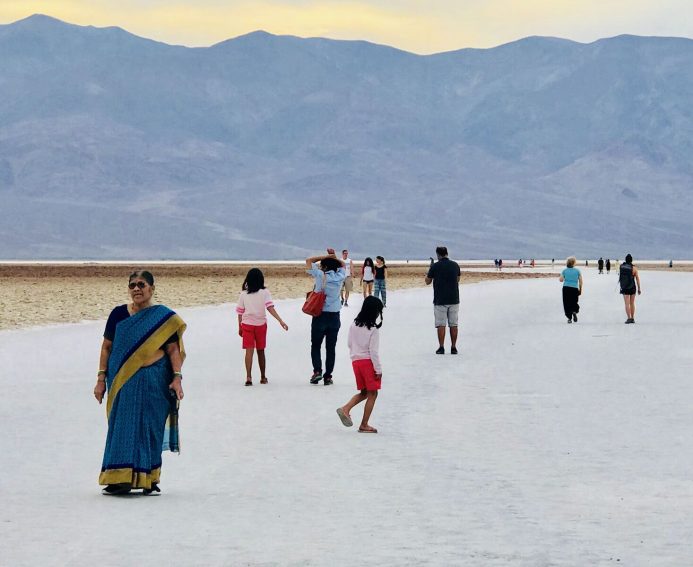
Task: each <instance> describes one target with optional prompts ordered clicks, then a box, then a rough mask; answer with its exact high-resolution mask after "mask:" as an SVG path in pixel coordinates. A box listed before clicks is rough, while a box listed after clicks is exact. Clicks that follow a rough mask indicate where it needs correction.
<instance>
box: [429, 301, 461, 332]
mask: <svg viewBox="0 0 693 567" xmlns="http://www.w3.org/2000/svg"><path fill="white" fill-rule="evenodd" d="M459 312H460V304H459V303H455V304H454V305H434V306H433V314H434V315H435V318H436V327H445V325H447V326H448V327H457V316H458V314H459Z"/></svg>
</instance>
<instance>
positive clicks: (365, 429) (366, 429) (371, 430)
mask: <svg viewBox="0 0 693 567" xmlns="http://www.w3.org/2000/svg"><path fill="white" fill-rule="evenodd" d="M359 433H378V430H377V429H376V428H375V427H371V426H370V425H369V426H367V427H363V426H362V427H359Z"/></svg>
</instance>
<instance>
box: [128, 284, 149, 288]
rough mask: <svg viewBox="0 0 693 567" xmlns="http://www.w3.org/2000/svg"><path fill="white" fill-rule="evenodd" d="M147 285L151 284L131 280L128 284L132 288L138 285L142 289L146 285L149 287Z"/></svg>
mask: <svg viewBox="0 0 693 567" xmlns="http://www.w3.org/2000/svg"><path fill="white" fill-rule="evenodd" d="M147 285H149V284H147V282H130V283H129V284H128V287H129V288H130V289H135V288H136V287H138V288H140V289H144V288H145V287H147Z"/></svg>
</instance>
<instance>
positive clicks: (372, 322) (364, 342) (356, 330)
mask: <svg viewBox="0 0 693 567" xmlns="http://www.w3.org/2000/svg"><path fill="white" fill-rule="evenodd" d="M378 318H380V323H378V322H377V320H378ZM382 324H383V303H382V301H380V300H379V299H378V298H377V297H373V296H372V295H370V296H368V297H366V299H364V301H363V305H362V306H361V311H360V312H359V314H358V315H357V316H356V319H354V322H353V323H352V325H351V328H350V329H349V354H350V356H351V365H352V367H353V369H354V376H355V377H356V387H357V388H358V389H359V393H358V394H356V395H355V396H353V397H352V398H351V399H350V400H349V401H348V402H347V403H346V404H345V405H343V406H342V407H341V408H337V415H338V416H339V419H340V420H341V421H342V423H343V424H344V425H345V426H346V427H351V426H352V425H354V422H353V421H352V419H351V415H350V413H351V410H352V409H353V408H354V406H356V405H358V404H360V403H361V402H363V401H364V400H365V402H366V405H365V407H364V408H363V418H362V419H361V425H360V426H359V432H360V433H378V430H377V429H376V428H375V427H371V426H370V425H369V424H368V420H369V419H370V417H371V413H373V407H374V406H375V400H376V398H377V397H378V390H380V385H381V382H382V377H383V369H382V366H381V364H380V354H379V349H380V327H381V326H382Z"/></svg>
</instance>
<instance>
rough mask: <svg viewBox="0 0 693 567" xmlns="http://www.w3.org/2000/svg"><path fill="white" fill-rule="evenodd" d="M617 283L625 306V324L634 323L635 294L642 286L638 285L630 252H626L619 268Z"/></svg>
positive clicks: (638, 292) (636, 272)
mask: <svg viewBox="0 0 693 567" xmlns="http://www.w3.org/2000/svg"><path fill="white" fill-rule="evenodd" d="M618 283H619V285H620V287H621V295H623V303H624V305H625V307H626V324H627V325H628V324H631V323H635V294H636V293H637V294H638V295H640V294H641V293H642V288H641V287H640V274H639V273H638V269H637V268H636V267H635V266H634V265H633V256H631V255H630V254H626V261H625V262H623V264H621V266H620V268H619V271H618Z"/></svg>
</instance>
